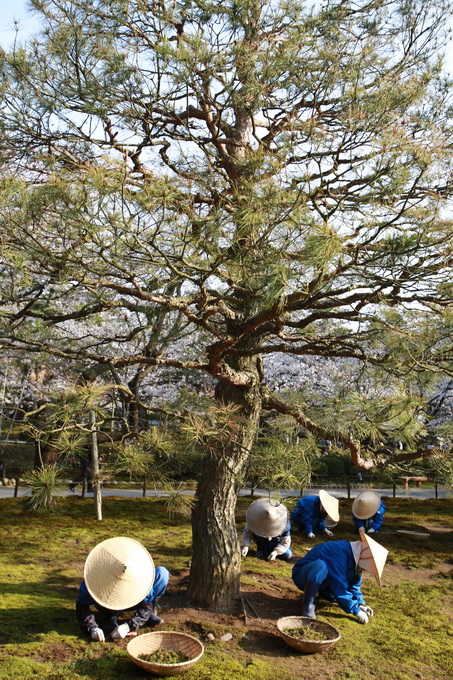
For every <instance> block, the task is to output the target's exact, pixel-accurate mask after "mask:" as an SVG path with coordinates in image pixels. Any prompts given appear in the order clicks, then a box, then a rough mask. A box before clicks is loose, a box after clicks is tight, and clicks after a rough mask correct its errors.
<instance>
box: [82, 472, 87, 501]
mask: <svg viewBox="0 0 453 680" xmlns="http://www.w3.org/2000/svg"><path fill="white" fill-rule="evenodd" d="M86 492H87V480H86V477H84V478H83V479H82V498H85V494H86Z"/></svg>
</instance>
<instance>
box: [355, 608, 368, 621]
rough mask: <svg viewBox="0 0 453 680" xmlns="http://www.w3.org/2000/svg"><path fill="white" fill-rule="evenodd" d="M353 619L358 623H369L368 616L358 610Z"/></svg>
mask: <svg viewBox="0 0 453 680" xmlns="http://www.w3.org/2000/svg"><path fill="white" fill-rule="evenodd" d="M355 617H356V619H357V621H358V622H359V623H368V621H369V618H368V614H367V613H366V612H364V611H363V610H362V609H359V611H358V612H357V614H356V615H355Z"/></svg>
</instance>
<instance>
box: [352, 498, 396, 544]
mask: <svg viewBox="0 0 453 680" xmlns="http://www.w3.org/2000/svg"><path fill="white" fill-rule="evenodd" d="M386 509H387V508H386V507H385V505H384V503H383V502H382V501H381V497H380V496H379V494H378V493H377V492H376V491H373V490H372V489H367V490H366V491H362V492H361V493H359V495H358V496H357V497H356V498H354V500H353V502H352V520H353V522H354V524H355V526H356V527H357V530H359V529H360V528H362V529H363V530H364V531H365V532H366V533H367V534H375V533H378V532H379V530H380V528H381V526H382V522H383V521H384V513H385V511H386Z"/></svg>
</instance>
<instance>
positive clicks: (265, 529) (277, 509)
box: [241, 498, 293, 562]
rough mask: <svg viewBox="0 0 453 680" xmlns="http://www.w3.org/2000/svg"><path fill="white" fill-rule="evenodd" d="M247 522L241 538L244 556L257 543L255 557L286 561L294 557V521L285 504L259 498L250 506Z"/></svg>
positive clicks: (272, 499) (271, 499)
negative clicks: (292, 528)
mask: <svg viewBox="0 0 453 680" xmlns="http://www.w3.org/2000/svg"><path fill="white" fill-rule="evenodd" d="M246 521H247V524H246V526H245V528H244V531H243V532H242V539H241V555H242V557H246V556H247V554H248V552H249V550H250V548H251V545H252V542H254V543H256V547H257V551H256V553H255V557H258V558H260V559H263V560H275V559H279V560H283V561H285V562H288V560H290V559H291V557H292V555H293V552H292V550H291V547H290V546H291V524H290V522H289V520H288V510H287V508H286V506H285V505H283V503H281V502H280V501H278V500H276V499H274V498H269V499H267V498H259V499H258V500H256V501H254V502H253V503H251V505H249V507H248V509H247V513H246Z"/></svg>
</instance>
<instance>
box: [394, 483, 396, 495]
mask: <svg viewBox="0 0 453 680" xmlns="http://www.w3.org/2000/svg"><path fill="white" fill-rule="evenodd" d="M393 498H396V483H395V482H393Z"/></svg>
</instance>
